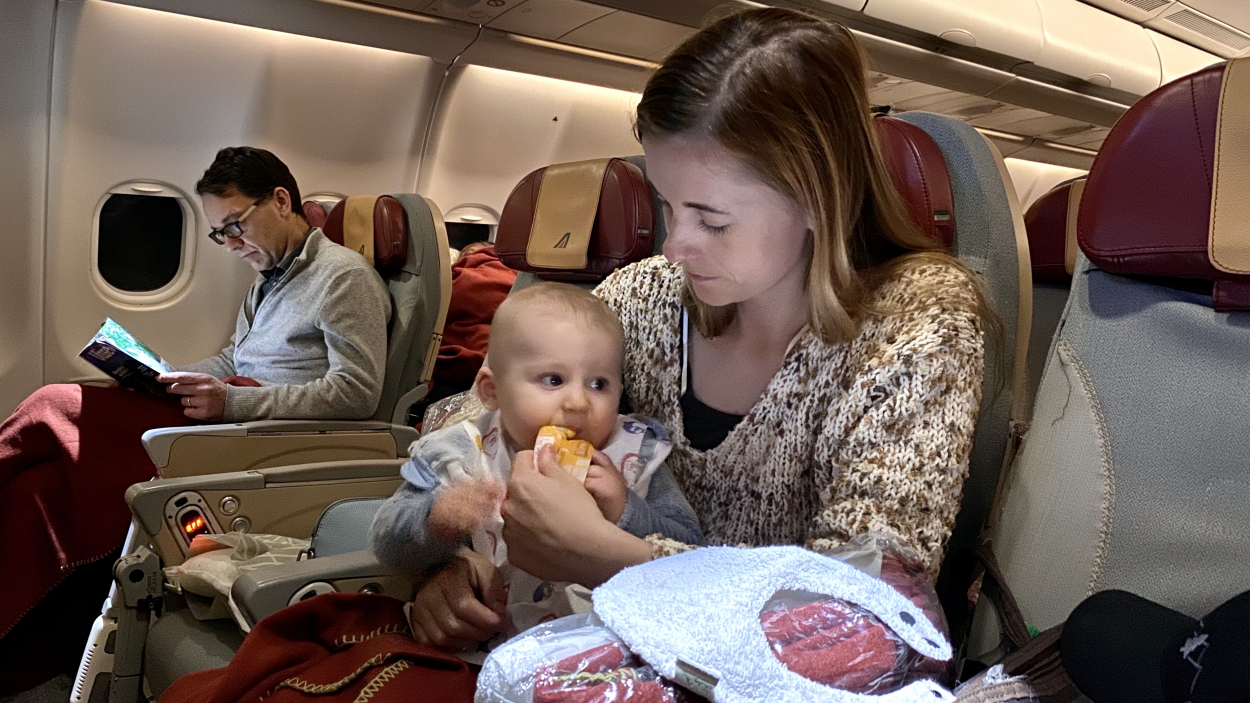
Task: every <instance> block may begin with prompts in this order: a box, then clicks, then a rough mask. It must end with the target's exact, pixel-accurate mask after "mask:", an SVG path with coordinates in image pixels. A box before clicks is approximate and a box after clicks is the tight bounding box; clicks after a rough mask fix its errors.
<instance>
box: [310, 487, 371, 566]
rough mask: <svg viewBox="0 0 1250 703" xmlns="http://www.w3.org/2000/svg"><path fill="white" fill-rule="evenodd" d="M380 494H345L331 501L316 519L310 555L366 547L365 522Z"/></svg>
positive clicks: (366, 532)
mask: <svg viewBox="0 0 1250 703" xmlns="http://www.w3.org/2000/svg"><path fill="white" fill-rule="evenodd" d="M384 502H386V500H385V499H384V498H347V499H345V500H340V501H337V502H335V503H331V504H330V506H329V507H327V508H326V509H325V510H324V511H323V512H322V513H321V517H320V518H319V519H318V520H317V527H316V528H315V529H314V530H313V534H312V544H311V545H310V551H311V552H312V555H313V557H314V558H316V557H332V556H335V555H336V554H347V553H349V552H359V551H363V550H365V549H368V548H369V526H370V525H372V524H373V516H374V515H376V514H377V512H378V509H379V508H381V507H382V503H384Z"/></svg>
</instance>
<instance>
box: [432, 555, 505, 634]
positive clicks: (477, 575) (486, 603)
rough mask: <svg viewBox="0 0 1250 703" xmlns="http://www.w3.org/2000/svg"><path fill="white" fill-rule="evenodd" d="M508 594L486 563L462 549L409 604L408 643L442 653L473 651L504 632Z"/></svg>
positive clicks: (487, 562)
mask: <svg viewBox="0 0 1250 703" xmlns="http://www.w3.org/2000/svg"><path fill="white" fill-rule="evenodd" d="M506 613H507V591H506V590H505V588H504V581H503V575H502V574H500V573H499V569H498V567H496V566H495V565H494V564H492V563H490V560H489V559H487V558H486V557H484V556H482V555H481V554H478V553H476V552H474V551H473V550H471V549H469V548H467V547H465V548H462V549H461V550H460V553H459V554H458V555H457V556H456V558H455V559H453V560H452V562H451V563H450V564H448V565H447V566H445V567H443V570H442V571H440V572H438V573H437V574H435V575H434V577H433V578H431V579H430V580H429V581H427V582H426V583H425V585H424V586H422V587H421V590H420V591H419V592H418V593H417V597H416V598H414V599H413V601H412V613H411V615H410V616H409V619H408V620H409V623H410V624H411V625H412V636H413V639H415V640H417V641H418V642H421V643H424V644H432V645H434V646H435V647H439V648H440V649H446V650H452V651H455V650H463V649H472V648H474V647H476V646H477V645H478V643H479V642H485V641H486V640H489V639H490V638H492V637H494V636H495V635H496V634H498V633H500V632H502V631H503V630H504V628H505V616H506Z"/></svg>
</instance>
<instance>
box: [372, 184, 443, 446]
mask: <svg viewBox="0 0 1250 703" xmlns="http://www.w3.org/2000/svg"><path fill="white" fill-rule="evenodd" d="M392 197H394V198H395V199H396V200H398V201H399V202H400V204H401V205H403V206H404V209H405V210H406V211H407V212H408V259H407V260H406V261H405V262H404V266H403V268H402V269H401V270H400V271H399V272H397V273H394V274H392V275H390V276H387V277H386V278H385V279H384V280H385V282H386V289H387V291H388V292H389V293H390V296H391V302H392V304H393V305H394V308H393V310H392V315H391V325H390V330H389V334H388V335H387V344H386V377H385V380H384V381H383V384H382V397H381V400H379V401H378V409H377V412H375V413H374V416H373V419H375V420H381V421H383V422H391V421H392V417H393V415H395V413H396V412H397V411H399V414H401V415H403V417H400V418H398V420H399V422H398V424H408V423H407V416H406V411H407V408H396V407H395V404H396V403H397V402H399V400H400V399H401V398H402V397H403V396H404V394H406V393H408V392H410V391H411V390H413V389H414V388H416V387H418V386H419V385H421V383H422V382H424V381H425V380H428V372H429V370H428V369H426V363H425V362H426V352H427V351H428V350H429V346H430V344H431V340H433V343H435V344H437V342H438V339H441V336H442V333H443V328H442V323H443V321H444V319H445V318H446V311H447V305H448V303H449V301H448V300H444V299H443V298H444V297H445V296H450V294H451V260H450V254H449V253H448V244H447V231H446V229H445V228H444V227H443V226H442V224H441V219H442V214H441V213H437V212H435V211H433V210H431V208H430V205H429V203H427V202H426V200H425V198H422V197H421V196H419V195H413V194H411V193H397V194H394V195H393V196H392ZM435 335H437V338H436V337H435Z"/></svg>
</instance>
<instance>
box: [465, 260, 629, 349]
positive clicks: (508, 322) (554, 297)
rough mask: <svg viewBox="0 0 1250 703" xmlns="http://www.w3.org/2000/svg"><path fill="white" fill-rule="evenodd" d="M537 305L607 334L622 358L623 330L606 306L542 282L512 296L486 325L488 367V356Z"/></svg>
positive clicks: (570, 288)
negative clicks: (551, 306) (553, 306)
mask: <svg viewBox="0 0 1250 703" xmlns="http://www.w3.org/2000/svg"><path fill="white" fill-rule="evenodd" d="M539 305H556V306H558V307H560V308H562V309H563V310H564V311H566V312H568V313H569V314H571V315H575V316H577V317H579V318H580V319H581V320H582V321H583V322H586V323H588V324H589V325H591V326H592V327H595V328H598V329H600V330H602V331H604V332H608V333H609V334H611V335H612V336H613V337H614V338H615V339H616V345H615V351H616V353H617V354H618V355H620V356H621V357H624V355H625V329H624V328H623V327H622V326H621V321H620V319H619V318H618V317H617V316H616V313H615V312H614V311H613V310H612V308H610V307H608V304H607V303H605V302H603V300H602V299H601V298H598V297H596V296H594V295H592V294H591V293H590V292H589V291H586V290H582V289H581V288H578V287H577V286H574V285H570V284H568V283H554V282H546V281H545V282H542V283H536V284H534V285H532V286H528V287H526V288H522V289H521V290H518V291H516V292H514V293H512V294H511V295H509V296H508V297H507V298H505V299H504V301H503V303H502V304H501V305H500V306H499V308H498V309H497V310H495V317H494V319H493V320H492V321H491V325H490V342H489V343H488V344H487V349H486V358H487V363H488V364H489V363H490V361H491V354H492V353H495V350H497V349H498V348H499V347H500V346H501V345H502V344H503V343H504V342H506V340H508V339H509V337H510V335H512V334H515V333H516V331H517V330H518V329H521V328H522V327H523V326H524V325H526V324H527V323H528V322H529V320H528V317H527V313H530V312H532V311H533V310H534V308H535V307H536V306H539ZM605 351H606V350H605ZM492 367H493V368H498V366H497V365H492Z"/></svg>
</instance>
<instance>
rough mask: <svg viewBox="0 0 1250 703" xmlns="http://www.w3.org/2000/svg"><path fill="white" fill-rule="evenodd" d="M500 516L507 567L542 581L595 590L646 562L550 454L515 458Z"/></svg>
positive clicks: (642, 549)
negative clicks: (526, 572) (578, 585)
mask: <svg viewBox="0 0 1250 703" xmlns="http://www.w3.org/2000/svg"><path fill="white" fill-rule="evenodd" d="M502 512H503V520H504V525H503V538H504V541H505V542H507V544H508V561H510V562H512V564H513V565H514V566H516V567H517V568H519V569H522V570H524V571H528V572H529V573H531V574H533V575H535V576H537V577H538V578H541V579H547V580H550V581H573V582H576V583H580V584H582V585H583V586H587V587H594V586H597V585H599V584H600V583H603V582H604V581H606V580H608V579H609V578H611V577H612V576H613V575H615V574H616V572H618V571H620V570H621V569H623V568H625V567H627V566H632V565H634V564H641V563H642V562H644V561H647V560H649V559H650V558H651V547H650V545H648V544H647V543H646V542H644V541H643V540H641V539H638V538H637V537H634V536H632V535H630V534H629V533H627V532H625V531H623V530H621V529H620V528H618V527H617V526H616V525H615V524H613V523H611V522H608V521H607V520H605V519H604V517H603V514H602V513H601V512H600V511H599V506H598V505H597V504H596V503H595V499H594V498H593V497H591V495H590V493H588V492H587V491H586V489H585V488H584V487H582V485H581V484H580V483H578V481H577V479H575V478H573V476H572V475H570V474H569V473H568V472H567V471H565V470H564V469H562V468H560V465H559V464H558V463H556V459H555V450H554V449H552V448H544V449H543V451H542V453H541V454H539V455H538V456H537V457H536V456H535V455H534V452H532V451H523V452H518V453H517V456H516V459H515V460H514V461H513V463H512V479H511V481H510V482H509V483H508V496H507V497H506V498H505V499H504V502H503V511H502Z"/></svg>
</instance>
